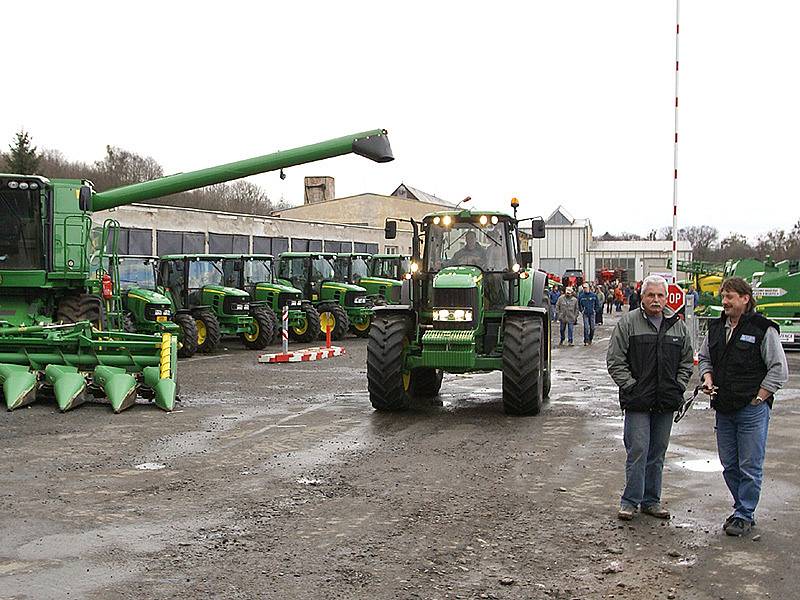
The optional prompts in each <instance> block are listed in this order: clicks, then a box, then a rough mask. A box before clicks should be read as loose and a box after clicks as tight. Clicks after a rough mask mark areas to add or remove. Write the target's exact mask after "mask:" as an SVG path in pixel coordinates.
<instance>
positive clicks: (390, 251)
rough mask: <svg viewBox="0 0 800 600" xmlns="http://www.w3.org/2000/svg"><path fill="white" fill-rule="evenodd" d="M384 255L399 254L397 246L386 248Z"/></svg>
mask: <svg viewBox="0 0 800 600" xmlns="http://www.w3.org/2000/svg"><path fill="white" fill-rule="evenodd" d="M386 254H400V248H399V247H398V246H386Z"/></svg>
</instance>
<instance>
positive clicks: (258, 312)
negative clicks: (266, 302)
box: [241, 307, 274, 350]
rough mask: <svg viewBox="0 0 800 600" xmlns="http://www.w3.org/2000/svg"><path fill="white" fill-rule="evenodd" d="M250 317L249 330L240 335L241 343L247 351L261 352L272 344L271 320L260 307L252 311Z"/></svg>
mask: <svg viewBox="0 0 800 600" xmlns="http://www.w3.org/2000/svg"><path fill="white" fill-rule="evenodd" d="M252 317H253V322H252V323H251V325H250V329H249V330H248V331H245V332H244V333H242V334H241V338H242V343H243V344H244V346H245V348H247V349H248V350H263V349H264V348H266V347H267V346H268V345H269V344H271V343H272V337H273V335H274V331H273V329H272V328H273V323H272V319H270V318H269V315H268V314H267V311H265V310H264V309H263V308H261V307H259V308H256V309H254V310H253V313H252Z"/></svg>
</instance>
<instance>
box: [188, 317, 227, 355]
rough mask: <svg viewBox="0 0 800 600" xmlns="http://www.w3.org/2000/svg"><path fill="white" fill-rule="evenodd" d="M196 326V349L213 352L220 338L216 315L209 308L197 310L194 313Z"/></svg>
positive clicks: (206, 352)
mask: <svg viewBox="0 0 800 600" xmlns="http://www.w3.org/2000/svg"><path fill="white" fill-rule="evenodd" d="M194 321H195V325H196V326H197V351H198V352H201V353H202V354H208V353H209V352H213V351H214V350H215V349H216V348H217V346H219V341H220V339H221V338H222V334H221V333H220V328H219V321H218V320H217V315H215V314H214V313H213V312H212V311H210V310H199V311H197V312H195V313H194Z"/></svg>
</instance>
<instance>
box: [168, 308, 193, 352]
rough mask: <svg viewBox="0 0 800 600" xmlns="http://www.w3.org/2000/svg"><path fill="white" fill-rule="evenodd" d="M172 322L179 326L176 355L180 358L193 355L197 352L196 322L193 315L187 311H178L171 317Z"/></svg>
mask: <svg viewBox="0 0 800 600" xmlns="http://www.w3.org/2000/svg"><path fill="white" fill-rule="evenodd" d="M172 322H173V323H175V324H176V325H177V326H178V327H180V328H181V337H180V343H181V346H180V348H178V356H179V357H180V358H189V357H190V356H194V354H195V352H197V323H196V322H195V320H194V317H193V316H192V315H190V314H187V313H178V314H177V315H175V316H173V317H172Z"/></svg>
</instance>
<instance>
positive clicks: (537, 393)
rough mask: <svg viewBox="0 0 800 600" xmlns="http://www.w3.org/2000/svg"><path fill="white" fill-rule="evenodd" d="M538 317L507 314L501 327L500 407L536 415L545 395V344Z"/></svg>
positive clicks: (516, 412) (513, 411) (518, 413)
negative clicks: (501, 377)
mask: <svg viewBox="0 0 800 600" xmlns="http://www.w3.org/2000/svg"><path fill="white" fill-rule="evenodd" d="M542 333H543V328H542V321H541V320H540V319H539V318H530V317H527V318H525V317H516V316H507V317H506V319H505V325H504V328H503V408H504V409H505V411H506V413H507V414H510V415H536V414H539V411H540V410H541V409H542V401H543V398H544V368H543V364H544V363H543V361H544V360H545V356H544V351H543V350H544V345H543V339H542Z"/></svg>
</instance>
